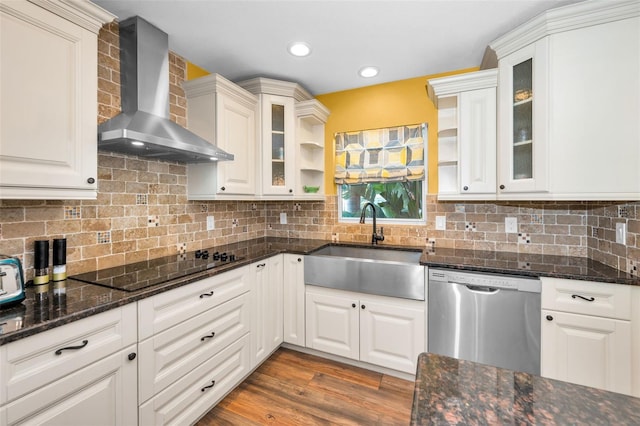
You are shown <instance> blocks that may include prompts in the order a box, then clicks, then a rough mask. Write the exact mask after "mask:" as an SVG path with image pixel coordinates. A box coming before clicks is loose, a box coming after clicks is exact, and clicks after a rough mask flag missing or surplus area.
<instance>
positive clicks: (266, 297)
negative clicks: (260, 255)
mask: <svg viewBox="0 0 640 426" xmlns="http://www.w3.org/2000/svg"><path fill="white" fill-rule="evenodd" d="M249 269H250V271H251V272H250V273H251V277H252V278H251V282H252V285H253V288H252V293H253V329H252V339H253V348H252V355H251V356H252V366H254V367H255V366H257V365H259V364H260V363H262V361H264V360H265V359H266V358H267V357H268V356H269V355H271V353H272V352H273V351H274V350H275V349H277V348H278V346H280V344H281V343H282V341H283V335H282V333H283V310H282V302H283V296H282V290H283V275H282V274H283V266H282V255H277V256H274V257H271V258H269V259H265V260H262V261H259V262H256V263H253V264H251V265H249Z"/></svg>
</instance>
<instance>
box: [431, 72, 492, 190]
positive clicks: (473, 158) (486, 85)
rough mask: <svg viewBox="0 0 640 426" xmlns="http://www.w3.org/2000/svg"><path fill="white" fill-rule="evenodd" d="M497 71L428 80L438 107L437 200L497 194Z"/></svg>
mask: <svg viewBox="0 0 640 426" xmlns="http://www.w3.org/2000/svg"><path fill="white" fill-rule="evenodd" d="M497 75H498V74H497V71H496V70H486V71H477V72H472V73H466V74H459V75H454V76H450V77H442V78H437V79H432V80H429V81H428V85H427V89H428V93H429V97H430V98H431V100H432V101H433V102H434V104H435V105H436V106H437V107H438V199H440V200H461V199H466V200H478V199H480V200H487V199H495V194H496V85H497Z"/></svg>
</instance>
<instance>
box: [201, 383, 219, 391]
mask: <svg viewBox="0 0 640 426" xmlns="http://www.w3.org/2000/svg"><path fill="white" fill-rule="evenodd" d="M215 385H216V381H215V380H212V381H211V384H210V385H209V386H205V387H203V388H202V389H200V390H201V391H202V392H204V391H206V390H207V389H209V388H212V387H214V386H215Z"/></svg>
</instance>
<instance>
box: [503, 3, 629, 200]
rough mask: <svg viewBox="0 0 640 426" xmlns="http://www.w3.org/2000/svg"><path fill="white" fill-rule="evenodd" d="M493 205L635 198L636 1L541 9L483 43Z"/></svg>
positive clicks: (580, 4)
mask: <svg viewBox="0 0 640 426" xmlns="http://www.w3.org/2000/svg"><path fill="white" fill-rule="evenodd" d="M491 48H492V49H493V50H494V51H495V52H496V55H497V58H498V74H499V82H498V129H499V131H498V182H497V184H498V190H497V198H498V199H505V200H506V199H508V200H513V199H516V200H517V199H527V200H530V199H541V200H625V199H631V200H637V199H640V168H639V167H638V164H640V143H638V141H639V140H640V125H639V124H638V117H639V116H640V78H639V77H638V76H639V75H640V2H638V1H637V0H633V1H619V2H595V1H594V2H591V1H587V2H582V3H577V4H574V5H570V6H565V7H561V8H557V9H552V10H549V11H547V12H545V13H543V14H541V15H539V16H538V17H536V18H535V19H533V20H531V21H529V22H527V23H525V24H523V25H522V26H520V27H518V28H516V29H515V30H513V31H511V32H509V33H507V34H505V35H504V36H502V37H500V38H499V39H497V40H495V41H494V42H493V43H491Z"/></svg>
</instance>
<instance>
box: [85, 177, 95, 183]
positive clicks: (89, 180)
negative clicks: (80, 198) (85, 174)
mask: <svg viewBox="0 0 640 426" xmlns="http://www.w3.org/2000/svg"><path fill="white" fill-rule="evenodd" d="M87 183H91V184H93V183H96V180H95V179H94V178H92V177H90V178H89V179H87Z"/></svg>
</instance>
